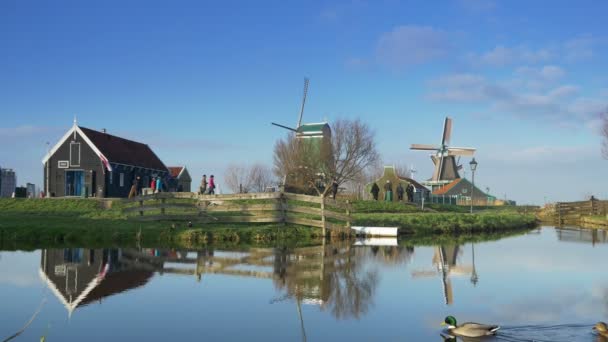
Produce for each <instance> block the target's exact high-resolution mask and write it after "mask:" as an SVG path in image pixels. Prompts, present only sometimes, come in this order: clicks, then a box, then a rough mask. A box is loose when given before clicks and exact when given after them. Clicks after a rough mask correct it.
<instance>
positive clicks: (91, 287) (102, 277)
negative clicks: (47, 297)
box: [40, 248, 155, 315]
mask: <svg viewBox="0 0 608 342" xmlns="http://www.w3.org/2000/svg"><path fill="white" fill-rule="evenodd" d="M134 257H135V256H133V255H132V254H131V253H130V251H129V250H124V251H123V250H118V249H84V248H66V249H51V250H43V251H42V253H41V263H40V276H41V278H42V279H43V280H44V281H45V282H46V284H47V286H48V287H49V288H50V289H51V290H52V291H53V293H55V295H56V296H57V298H58V299H59V300H60V301H61V302H62V303H63V305H64V306H65V307H66V309H67V310H68V313H69V314H70V315H71V314H72V312H73V311H74V310H75V309H76V308H78V307H80V306H83V305H87V304H89V303H93V302H101V300H102V298H104V297H108V296H111V295H113V294H115V293H120V292H124V291H126V290H129V289H132V288H136V287H140V286H142V285H144V284H146V283H147V282H148V281H149V280H150V278H152V275H153V270H154V269H155V267H154V266H155V265H153V264H150V265H148V264H146V263H143V262H134V261H133V260H134Z"/></svg>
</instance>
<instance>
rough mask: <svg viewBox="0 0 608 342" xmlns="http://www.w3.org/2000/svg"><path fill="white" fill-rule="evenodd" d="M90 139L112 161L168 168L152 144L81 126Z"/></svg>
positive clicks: (153, 167)
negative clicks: (153, 149)
mask: <svg viewBox="0 0 608 342" xmlns="http://www.w3.org/2000/svg"><path fill="white" fill-rule="evenodd" d="M78 128H80V130H81V131H82V133H84V134H85V135H86V136H87V137H88V138H89V140H91V142H92V143H93V144H94V145H95V146H96V147H97V149H99V151H100V152H101V153H102V154H103V155H104V156H105V157H106V158H107V159H108V161H109V162H111V163H119V164H125V165H132V166H139V167H144V168H147V169H155V170H167V167H166V166H165V164H163V162H162V161H161V160H160V159H159V158H158V156H157V155H156V154H155V153H154V152H153V151H152V149H151V148H150V146H148V145H146V144H142V143H140V142H137V141H133V140H128V139H125V138H121V137H117V136H115V135H111V134H107V133H102V132H98V131H95V130H92V129H90V128H85V127H81V126H79V127H78Z"/></svg>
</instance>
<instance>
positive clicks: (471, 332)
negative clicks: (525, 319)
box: [441, 316, 500, 337]
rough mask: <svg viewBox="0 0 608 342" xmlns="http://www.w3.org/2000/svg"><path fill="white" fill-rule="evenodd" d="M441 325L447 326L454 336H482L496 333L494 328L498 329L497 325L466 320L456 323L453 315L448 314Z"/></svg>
mask: <svg viewBox="0 0 608 342" xmlns="http://www.w3.org/2000/svg"><path fill="white" fill-rule="evenodd" d="M441 325H447V326H448V332H449V333H450V334H451V335H454V336H460V337H482V336H489V335H494V334H496V330H498V329H500V327H499V326H498V325H487V324H479V323H472V322H467V323H463V324H461V325H457V323H456V318H455V317H454V316H448V317H446V318H445V321H444V322H443V323H441Z"/></svg>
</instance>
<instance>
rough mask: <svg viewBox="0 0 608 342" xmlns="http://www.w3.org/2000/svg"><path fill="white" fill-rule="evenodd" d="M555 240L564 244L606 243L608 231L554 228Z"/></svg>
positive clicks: (607, 241)
mask: <svg viewBox="0 0 608 342" xmlns="http://www.w3.org/2000/svg"><path fill="white" fill-rule="evenodd" d="M555 232H556V233H557V238H558V239H559V240H560V241H564V242H581V243H591V244H592V245H595V244H597V243H608V231H606V230H604V229H584V228H574V227H572V228H568V227H560V228H555Z"/></svg>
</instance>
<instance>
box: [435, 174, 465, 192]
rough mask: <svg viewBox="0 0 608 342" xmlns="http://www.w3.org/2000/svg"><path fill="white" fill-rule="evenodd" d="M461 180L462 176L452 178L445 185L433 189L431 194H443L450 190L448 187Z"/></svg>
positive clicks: (450, 187)
mask: <svg viewBox="0 0 608 342" xmlns="http://www.w3.org/2000/svg"><path fill="white" fill-rule="evenodd" d="M461 180H462V178H457V179H454V180H453V181H452V182H451V183H448V184H447V185H444V186H442V187H441V188H439V189H437V190H435V191H433V195H445V194H446V193H447V192H448V191H450V189H452V188H453V187H454V186H456V184H458V183H460V181H461Z"/></svg>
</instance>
